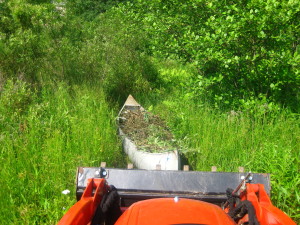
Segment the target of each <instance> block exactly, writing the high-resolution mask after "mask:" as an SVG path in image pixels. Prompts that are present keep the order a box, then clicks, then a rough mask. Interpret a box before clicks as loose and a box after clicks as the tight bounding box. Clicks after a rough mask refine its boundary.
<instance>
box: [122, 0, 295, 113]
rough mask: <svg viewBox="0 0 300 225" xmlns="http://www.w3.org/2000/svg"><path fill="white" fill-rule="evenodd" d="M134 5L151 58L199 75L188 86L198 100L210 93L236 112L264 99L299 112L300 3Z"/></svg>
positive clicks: (204, 1)
mask: <svg viewBox="0 0 300 225" xmlns="http://www.w3.org/2000/svg"><path fill="white" fill-rule="evenodd" d="M128 5H130V7H129V8H130V9H131V12H132V14H131V15H130V16H131V17H132V18H133V19H134V20H135V21H136V23H137V24H139V25H138V26H139V28H141V29H144V31H145V32H146V33H147V35H148V38H149V39H148V40H149V52H151V53H152V54H154V55H156V56H160V57H171V58H177V59H178V58H179V59H181V60H183V61H185V62H190V63H193V64H194V65H195V67H197V68H198V71H199V73H198V75H197V76H195V78H194V80H193V82H191V84H192V85H189V87H190V88H191V89H192V94H193V95H194V96H195V97H197V98H198V97H203V92H202V91H201V90H203V89H204V90H205V95H206V94H207V93H210V97H211V99H210V100H212V102H216V101H220V100H221V102H223V103H226V104H229V105H237V104H240V100H241V99H250V98H251V97H255V98H263V97H264V98H266V99H268V101H273V102H276V103H279V104H281V105H285V106H289V107H291V108H293V109H294V110H296V111H297V110H298V109H299V87H300V74H299V71H300V48H299V40H300V39H299V35H300V28H299V18H300V3H299V1H289V0H285V1H275V0H270V1H263V0H252V1H234V0H233V1H217V0H211V1H207V0H198V1H178V0H168V1H159V0H157V1H138V0H137V1H134V3H131V4H127V7H128ZM136 12H138V13H136ZM126 15H128V13H127V14H126ZM140 24H142V26H141V25H140ZM205 84H206V86H203V85H205Z"/></svg>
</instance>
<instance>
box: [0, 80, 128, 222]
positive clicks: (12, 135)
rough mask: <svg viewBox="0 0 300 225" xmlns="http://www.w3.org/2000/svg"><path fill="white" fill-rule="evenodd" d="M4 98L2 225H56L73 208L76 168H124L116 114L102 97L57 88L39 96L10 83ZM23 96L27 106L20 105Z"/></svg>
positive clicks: (82, 90) (0, 100) (61, 86)
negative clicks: (65, 192)
mask: <svg viewBox="0 0 300 225" xmlns="http://www.w3.org/2000/svg"><path fill="white" fill-rule="evenodd" d="M22 90H23V91H22ZM4 92H5V93H6V95H5V94H3V93H4ZM4 92H3V93H2V95H1V98H0V103H1V107H0V109H1V118H0V119H1V135H0V145H1V148H0V149H1V156H0V163H1V172H0V173H1V181H0V186H1V192H0V199H1V202H2V205H3V206H5V207H2V209H1V210H0V223H1V224H55V223H56V222H57V221H58V220H59V219H60V218H61V217H62V215H63V214H64V213H65V212H66V210H65V208H68V207H70V206H71V205H72V204H73V203H74V202H75V174H76V168H77V167H78V166H99V165H100V162H101V161H106V162H107V165H108V166H111V167H114V166H122V162H123V158H122V153H121V149H120V144H119V141H118V139H117V136H116V128H115V123H114V112H113V111H112V110H111V109H110V108H109V107H108V105H107V103H106V102H105V100H104V95H103V93H102V92H101V91H99V90H93V89H91V88H89V89H87V88H86V87H85V86H84V85H83V86H81V87H76V86H73V87H72V88H70V87H68V86H67V85H66V84H64V83H61V84H59V85H57V86H53V85H50V86H48V87H47V86H45V87H44V88H43V89H42V90H41V92H40V93H37V92H33V91H30V90H29V88H28V87H26V85H25V84H24V83H19V84H18V85H17V84H13V83H11V84H10V85H8V86H7V87H6V89H5V90H4ZM10 92H14V93H10ZM10 94H11V95H10ZM25 94H26V96H27V95H28V96H29V99H30V101H29V102H24V101H23V100H24V98H22V96H23V95H25ZM5 96H8V97H12V99H6V97H5ZM13 96H15V98H19V99H14V97H13ZM18 96H19V97H18ZM23 97H24V96H23ZM19 100H20V101H19ZM8 101H15V102H19V104H20V106H22V107H23V111H22V112H19V111H18V108H11V109H10V111H9V110H7V106H8V105H9V104H8ZM23 104H24V105H23ZM4 107H5V108H4ZM19 108H20V107H19ZM65 189H69V190H70V191H71V193H70V194H69V195H67V196H66V195H63V194H62V193H61V192H62V191H63V190H65Z"/></svg>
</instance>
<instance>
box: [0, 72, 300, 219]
mask: <svg viewBox="0 0 300 225" xmlns="http://www.w3.org/2000/svg"><path fill="white" fill-rule="evenodd" d="M179 71H180V70H179ZM161 74H163V73H161ZM181 75H182V74H181ZM182 77H184V76H183V75H182ZM183 79H184V78H183ZM170 82H171V83H172V79H171V80H170ZM2 90H3V91H2V94H1V97H0V110H1V111H0V112H1V114H0V120H1V123H0V129H1V135H0V144H1V156H0V162H1V166H2V170H1V178H2V179H1V180H0V186H1V189H2V190H1V192H0V199H1V202H2V204H3V205H5V207H3V208H2V210H1V211H0V223H1V224H55V223H56V222H57V221H58V220H59V219H60V218H61V216H62V215H63V214H64V213H65V212H66V210H67V209H68V208H69V207H70V206H71V205H72V204H74V202H75V183H74V179H75V172H76V168H77V167H78V166H98V165H99V164H100V162H101V161H106V162H107V164H108V166H110V167H124V163H125V161H126V159H125V157H124V155H123V154H122V151H121V149H120V141H119V140H118V138H117V136H116V126H115V121H114V120H115V116H116V111H113V110H112V109H115V110H116V109H117V107H115V106H114V105H109V104H108V102H107V101H106V100H105V96H104V94H103V93H102V92H101V91H99V90H97V89H96V88H93V87H90V86H89V87H88V86H85V85H82V86H76V85H72V86H69V85H67V84H66V83H58V84H53V83H49V84H45V85H44V86H43V88H42V89H40V90H39V91H34V89H32V88H31V89H30V88H29V86H28V85H27V84H26V83H24V82H21V81H17V82H12V81H8V82H7V84H6V85H5V86H4V87H3V89H2ZM176 94H178V96H177V97H178V98H177V97H176ZM180 95H181V93H180V91H178V90H177V91H175V92H174V91H170V90H168V89H163V88H161V89H158V90H156V91H153V95H147V96H143V95H140V96H136V98H137V100H138V101H140V103H142V104H143V105H145V106H146V107H148V108H149V110H151V111H154V112H155V113H157V114H159V115H160V116H161V117H162V118H164V119H165V120H166V121H167V123H168V125H169V126H170V127H171V130H172V132H173V133H174V134H175V136H176V138H177V139H178V140H181V141H179V142H178V143H179V145H180V147H181V149H182V152H183V154H184V155H185V156H186V158H187V159H188V162H189V164H190V165H191V167H192V168H193V169H194V170H202V171H209V170H210V168H211V166H217V167H218V170H219V171H226V172H232V171H237V168H238V166H244V167H245V169H246V171H252V172H266V173H271V183H272V195H271V197H272V201H273V203H274V204H275V205H276V206H277V207H279V208H280V209H282V210H284V211H285V212H286V213H287V214H289V215H290V216H292V218H293V219H294V220H295V221H299V218H300V214H299V208H300V205H299V202H300V199H299V185H300V175H299V158H300V155H299V149H300V146H299V143H300V140H299V139H300V136H299V134H300V127H299V118H297V117H296V116H291V114H288V113H286V112H285V111H280V112H278V113H277V114H274V113H272V114H265V115H264V116H255V115H256V114H253V113H252V114H248V113H246V112H244V113H242V112H238V113H233V112H229V113H224V112H221V111H219V110H216V109H213V108H211V107H210V106H208V105H206V104H203V103H201V102H198V103H197V102H189V104H187V103H188V102H187V99H186V98H185V97H183V98H180ZM110 104H111V103H110ZM65 189H69V190H70V191H71V193H70V194H69V195H63V194H62V193H61V192H62V191H63V190H65Z"/></svg>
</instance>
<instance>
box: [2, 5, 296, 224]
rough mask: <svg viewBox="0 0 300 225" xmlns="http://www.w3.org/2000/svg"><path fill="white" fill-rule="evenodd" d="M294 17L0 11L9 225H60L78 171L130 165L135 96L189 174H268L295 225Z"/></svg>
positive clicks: (100, 8)
mask: <svg viewBox="0 0 300 225" xmlns="http://www.w3.org/2000/svg"><path fill="white" fill-rule="evenodd" d="M299 18H300V2H299V1H293V0H289V1H288V0H283V1H276V0H269V1H262V0H251V1H234V0H232V1H217V0H210V1H207V0H206V1H204V0H198V1H190V0H188V1H179V0H167V1H161V0H155V1H153V0H152V1H150V0H144V1H140V0H131V1H126V0H122V1H121V0H119V1H112V0H85V1H83V0H76V1H68V0H66V1H63V2H59V1H57V2H53V1H50V0H40V1H39V0H4V1H0V145H1V147H0V151H1V155H0V163H1V164H0V165H1V168H2V169H1V172H0V174H1V178H2V179H1V180H0V187H1V189H2V190H1V192H0V199H1V201H2V203H3V204H2V205H5V207H2V209H1V210H0V223H1V224H40V223H42V224H54V223H56V222H57V221H58V220H59V218H60V217H61V216H62V215H63V214H64V212H65V210H64V208H68V207H70V206H71V205H72V204H73V203H74V199H75V197H74V196H75V194H74V176H75V170H76V167H77V166H81V165H85V166H98V165H99V163H100V162H101V161H106V162H107V164H108V165H109V166H115V167H123V166H124V161H125V157H124V155H123V153H122V152H121V149H120V143H119V140H118V138H117V136H116V132H115V129H116V127H115V122H114V118H115V116H116V112H117V110H118V108H119V106H120V104H121V103H122V102H123V100H124V99H125V98H126V97H127V95H128V94H133V95H134V96H135V97H136V98H137V99H138V101H139V102H141V103H142V104H143V105H145V106H146V107H147V108H148V109H149V110H151V111H154V112H155V113H158V114H160V115H161V116H162V117H163V118H164V119H165V120H166V121H167V123H168V125H169V126H170V127H171V129H172V131H173V133H174V134H175V136H176V137H177V139H178V140H181V141H180V142H179V144H180V145H181V149H182V154H183V155H185V157H186V158H187V160H188V161H189V164H190V165H191V166H192V167H193V169H195V170H210V167H211V166H212V165H215V166H218V168H219V170H221V171H236V170H237V167H238V166H244V167H245V168H246V170H251V171H253V172H268V173H271V174H272V200H273V203H274V204H275V205H276V206H278V207H279V208H281V209H282V210H284V211H285V212H286V213H288V214H289V215H290V216H291V217H292V218H293V219H294V220H296V221H299V220H300V214H299V208H300V205H299V202H300V193H299V189H300V174H299V164H300V163H299V159H300V151H299V149H300V144H299V143H300V136H299V134H300V126H299V124H300V123H299V112H300V105H299V102H300V101H299V97H300V96H299V88H300V74H299V71H300V47H299V41H300V36H299V32H300V28H299ZM64 189H70V190H71V194H70V195H67V196H65V195H62V194H61V191H62V190H64Z"/></svg>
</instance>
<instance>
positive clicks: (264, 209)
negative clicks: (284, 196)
mask: <svg viewBox="0 0 300 225" xmlns="http://www.w3.org/2000/svg"><path fill="white" fill-rule="evenodd" d="M241 200H249V201H250V202H251V203H252V205H253V206H254V208H255V212H256V216H257V219H258V222H259V223H260V225H296V223H295V222H294V221H293V220H292V219H291V218H290V217H288V216H287V215H286V214H285V213H284V212H282V211H281V210H280V209H278V208H276V207H275V206H274V205H273V204H272V202H271V200H270V198H269V196H268V194H267V193H266V191H265V188H264V186H263V185H262V184H246V191H245V192H244V193H242V194H241ZM245 220H247V218H243V219H242V220H241V221H239V223H238V224H242V223H244V222H245Z"/></svg>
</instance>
